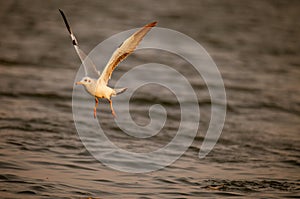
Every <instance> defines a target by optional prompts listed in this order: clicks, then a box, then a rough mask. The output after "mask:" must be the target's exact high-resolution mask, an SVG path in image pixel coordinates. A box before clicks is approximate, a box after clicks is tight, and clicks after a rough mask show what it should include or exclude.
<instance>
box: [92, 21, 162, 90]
mask: <svg viewBox="0 0 300 199" xmlns="http://www.w3.org/2000/svg"><path fill="white" fill-rule="evenodd" d="M156 23H157V22H152V23H149V24H147V25H145V26H144V27H143V28H141V29H139V30H138V31H137V32H135V33H134V34H133V35H131V36H130V37H129V38H128V39H126V40H125V41H124V42H123V43H122V44H121V45H120V46H119V48H118V49H117V50H115V52H114V53H113V55H112V56H111V58H110V60H109V61H108V63H107V65H106V66H105V68H104V70H103V72H102V73H101V76H100V78H99V79H98V81H102V82H103V83H105V84H107V83H108V81H109V79H110V77H111V74H112V72H113V70H114V69H115V68H116V66H117V65H118V64H119V63H120V62H121V61H123V60H124V59H125V58H126V57H128V55H130V54H131V53H132V52H133V51H134V50H135V48H136V47H137V45H138V44H139V43H140V41H141V40H142V39H143V38H144V36H145V35H146V34H147V33H148V32H149V31H150V30H151V28H152V27H154V26H155V25H156Z"/></svg>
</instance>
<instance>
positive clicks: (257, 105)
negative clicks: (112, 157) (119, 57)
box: [0, 0, 300, 198]
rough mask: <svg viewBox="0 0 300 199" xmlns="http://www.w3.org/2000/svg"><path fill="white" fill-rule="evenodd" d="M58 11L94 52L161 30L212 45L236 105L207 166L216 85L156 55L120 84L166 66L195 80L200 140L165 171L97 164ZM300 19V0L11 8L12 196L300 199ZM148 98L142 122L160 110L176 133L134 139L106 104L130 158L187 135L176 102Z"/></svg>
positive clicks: (4, 89)
mask: <svg viewBox="0 0 300 199" xmlns="http://www.w3.org/2000/svg"><path fill="white" fill-rule="evenodd" d="M58 8H60V9H62V10H64V12H65V13H66V15H67V17H68V19H69V21H70V23H71V26H72V28H73V31H74V33H75V35H76V36H77V39H78V40H79V44H80V46H81V48H82V49H83V50H84V51H85V52H89V51H91V50H92V49H93V48H94V47H95V46H96V45H97V44H98V43H100V42H101V41H103V40H105V39H106V38H108V37H110V36H111V35H113V34H116V33H119V32H121V31H125V30H128V29H132V28H137V27H141V26H142V25H144V24H146V23H149V22H151V21H158V22H159V23H158V26H159V27H164V28H169V29H174V30H176V31H179V32H182V33H184V34H186V35H188V36H190V37H191V38H193V39H195V40H196V41H197V42H199V43H200V44H201V45H203V47H204V48H205V49H206V50H207V52H208V53H209V54H210V56H211V57H212V58H213V59H214V61H215V62H216V64H217V66H218V68H219V70H220V72H221V75H222V77H223V80H224V83H225V88H226V93H227V102H228V104H227V108H228V110H227V117H226V123H225V126H224V129H223V133H222V135H221V138H220V139H219V141H218V143H217V145H216V146H215V148H214V149H213V151H212V152H211V153H210V154H209V155H208V156H207V157H206V158H205V159H201V160H199V159H198V152H199V147H200V146H201V142H202V141H203V136H204V132H205V130H206V129H207V125H208V124H209V117H210V98H209V95H208V92H207V89H206V86H205V83H204V82H203V80H202V79H201V77H198V78H199V80H195V78H197V77H194V74H193V70H192V69H191V70H189V69H188V68H187V67H185V65H186V63H184V62H183V61H182V60H181V59H176V57H175V58H174V56H173V55H170V54H167V53H165V54H164V53H161V52H158V53H157V52H155V51H151V52H149V54H147V53H145V52H144V53H143V52H136V53H134V54H133V55H132V56H130V57H129V58H128V60H126V61H125V62H123V63H122V64H121V66H120V67H119V68H118V69H117V70H116V74H114V75H115V76H114V77H113V79H114V78H117V77H119V76H120V75H122V73H123V72H124V71H126V70H129V69H130V67H131V66H132V65H138V64H143V63H148V62H150V61H151V62H153V60H155V61H156V62H158V63H161V62H162V63H164V64H166V65H169V66H174V68H176V69H177V70H179V71H181V72H182V73H184V74H185V75H186V77H187V78H192V79H193V80H195V81H192V85H193V87H194V88H195V90H196V91H197V95H198V98H199V105H200V108H201V121H200V127H199V132H198V136H197V137H196V139H195V141H194V143H193V145H192V146H191V147H190V148H189V150H188V151H187V152H186V153H185V154H184V155H183V156H182V157H181V158H180V159H179V160H178V161H176V162H175V163H174V164H172V165H170V166H169V167H167V168H165V169H162V170H159V171H156V172H151V173H146V174H130V173H123V172H119V171H115V170H112V169H110V168H107V167H105V166H104V165H102V164H101V163H99V162H98V161H96V160H95V159H93V157H92V156H91V155H90V154H89V153H88V152H87V151H86V149H85V148H84V146H83V144H82V143H81V141H80V139H79V137H78V135H77V132H76V129H75V125H74V122H73V117H72V104H71V103H72V89H73V84H74V78H75V76H76V73H77V70H78V68H79V66H80V61H79V58H78V57H77V55H76V53H75V51H74V49H73V47H72V44H71V41H70V38H69V35H68V33H67V30H66V28H65V25H64V24H63V21H62V18H61V16H60V14H59V12H58ZM299 15H300V2H299V1H297V0H294V1H293V0H290V1H285V0H281V1H279V0H273V1H272V0H254V1H235V0H226V1H225V0H224V1H223V0H221V1H220V0H200V1H198V0H190V1H179V0H164V1H158V0H151V1H149V0H147V1H146V0H127V1H121V0H114V1H96V0H94V1H79V0H72V1H71V0H65V1H58V0H57V1H55V0H52V1H38V0H22V1H21V0H6V1H1V2H0V21H1V26H0V27H1V28H0V33H1V37H0V81H1V84H0V102H1V109H0V134H1V139H0V156H1V160H0V195H1V197H2V198H88V197H93V198H158V197H160V198H199V197H207V198H209V197H212V198H216V197H233V196H239V197H243V198H245V197H247V196H248V197H265V198H283V197H290V198H293V197H299V196H300V193H299V192H300V191H299V190H300V182H299V180H300V174H299V173H300V167H299V166H300V155H299V154H300V153H299V151H300V144H299V143H300V142H299V141H300V137H299V132H300V122H299V121H300V120H299V119H300V90H299V85H300V70H299V67H300V56H299V55H300V54H299V52H300V45H299V44H300V37H299V35H300V23H299V18H300V16H299ZM119 69H120V70H119ZM112 83H113V82H112ZM147 91H149V90H147V88H145V89H144V90H142V91H141V92H140V94H137V100H136V102H135V101H134V100H133V103H132V104H131V107H132V114H133V115H134V116H133V118H136V119H137V123H139V122H141V123H143V122H145V121H146V122H147V121H148V119H149V118H148V112H147V111H143V110H147V106H148V105H151V104H153V102H155V103H161V104H162V105H163V106H164V107H166V109H167V110H169V111H171V112H170V113H169V114H170V116H171V117H170V118H168V122H167V123H166V124H167V126H166V128H164V129H163V130H162V132H161V134H160V136H158V137H156V138H153V139H149V140H131V139H130V138H128V137H126V136H125V135H123V133H122V131H121V130H120V129H119V128H117V127H116V126H115V124H111V123H113V119H112V117H111V115H110V112H109V109H108V108H109V107H108V103H106V102H103V103H102V104H101V105H100V110H103V111H100V113H99V114H100V118H101V125H103V126H104V128H106V129H107V130H108V135H107V136H108V137H109V138H110V139H111V140H112V141H114V142H115V143H116V144H117V145H119V146H120V147H122V148H124V149H126V150H133V151H140V150H142V151H149V150H152V149H153V148H154V149H155V148H157V147H159V146H163V145H164V144H166V143H168V142H169V141H170V140H171V139H172V136H174V133H176V128H175V127H178V123H177V122H178V117H179V116H178V114H177V112H176V111H174V110H175V109H177V108H178V104H176V103H175V104H174V103H168V99H169V98H170V99H171V98H172V95H171V96H170V97H169V98H161V97H160V96H155V95H149V92H147ZM141 110H142V111H141ZM172 110H173V112H172ZM174 129H175V130H174Z"/></svg>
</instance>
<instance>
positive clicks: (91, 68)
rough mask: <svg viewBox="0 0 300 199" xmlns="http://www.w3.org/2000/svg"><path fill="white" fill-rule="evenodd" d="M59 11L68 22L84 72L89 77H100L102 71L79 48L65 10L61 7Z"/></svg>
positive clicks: (67, 25)
mask: <svg viewBox="0 0 300 199" xmlns="http://www.w3.org/2000/svg"><path fill="white" fill-rule="evenodd" d="M59 12H60V14H61V16H62V18H63V20H64V22H65V24H66V27H67V29H68V31H69V33H70V36H71V39H72V44H73V46H74V48H75V50H76V52H77V54H78V56H79V58H80V60H81V62H82V64H83V66H84V72H85V75H86V76H89V77H92V78H96V79H98V78H99V76H100V72H99V71H98V70H97V68H96V66H95V64H94V63H93V61H92V60H91V59H90V58H89V57H88V56H87V55H86V54H85V53H84V52H83V51H82V50H81V49H80V48H79V46H78V42H77V39H76V37H75V36H74V34H73V32H72V29H71V27H70V25H69V23H68V21H67V18H66V16H65V14H64V12H63V11H62V10H61V9H59Z"/></svg>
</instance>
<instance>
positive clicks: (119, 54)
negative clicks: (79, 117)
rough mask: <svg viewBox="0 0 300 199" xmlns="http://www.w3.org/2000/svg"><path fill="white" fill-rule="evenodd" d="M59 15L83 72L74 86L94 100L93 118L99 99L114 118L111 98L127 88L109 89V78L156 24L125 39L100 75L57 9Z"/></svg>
mask: <svg viewBox="0 0 300 199" xmlns="http://www.w3.org/2000/svg"><path fill="white" fill-rule="evenodd" d="M59 12H60V14H61V15H62V18H63V20H64V23H65V25H66V27H67V29H68V31H69V34H70V36H71V39H72V44H73V46H74V48H75V50H76V53H77V54H78V56H79V58H80V60H81V62H82V64H83V66H84V71H85V77H83V78H82V80H81V81H79V82H76V85H83V87H84V88H85V90H86V91H87V92H88V93H89V94H90V95H92V96H94V98H95V106H94V118H96V117H97V106H98V104H99V98H105V99H107V100H108V102H109V104H110V109H111V113H112V115H113V116H114V117H116V113H115V111H114V109H113V104H112V100H111V97H115V96H116V95H119V94H121V93H123V92H125V91H126V90H127V88H118V89H117V88H111V87H109V86H108V85H107V84H108V81H109V80H110V78H111V75H112V72H113V71H114V69H115V68H116V67H117V66H118V64H119V63H120V62H121V61H123V60H124V59H125V58H127V57H128V56H129V55H130V54H131V53H132V52H133V51H134V50H135V49H136V47H137V46H138V44H139V43H140V41H141V40H142V39H143V38H144V37H145V35H146V34H147V33H148V32H149V31H150V30H151V28H152V27H154V26H155V25H156V24H157V22H156V21H154V22H152V23H149V24H147V25H145V26H144V27H142V28H141V29H139V30H138V31H136V32H135V33H134V34H132V35H131V36H130V37H129V38H127V39H126V40H125V41H124V42H123V43H121V45H120V46H119V47H118V48H117V49H116V50H115V51H114V53H113V54H112V56H111V58H110V59H109V61H108V63H107V64H106V66H105V68H104V70H103V71H102V73H100V72H99V71H98V70H97V68H96V66H95V64H94V63H93V61H92V60H91V59H90V58H89V57H88V56H87V55H86V54H85V53H84V52H83V51H82V50H81V49H80V48H79V46H78V42H77V39H76V38H75V36H74V34H73V32H72V30H71V27H70V25H69V23H68V21H67V18H66V16H65V14H64V12H63V11H62V10H61V9H59Z"/></svg>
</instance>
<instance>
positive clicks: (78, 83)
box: [75, 82, 83, 85]
mask: <svg viewBox="0 0 300 199" xmlns="http://www.w3.org/2000/svg"><path fill="white" fill-rule="evenodd" d="M75 84H76V85H80V84H83V83H82V82H76V83H75Z"/></svg>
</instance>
